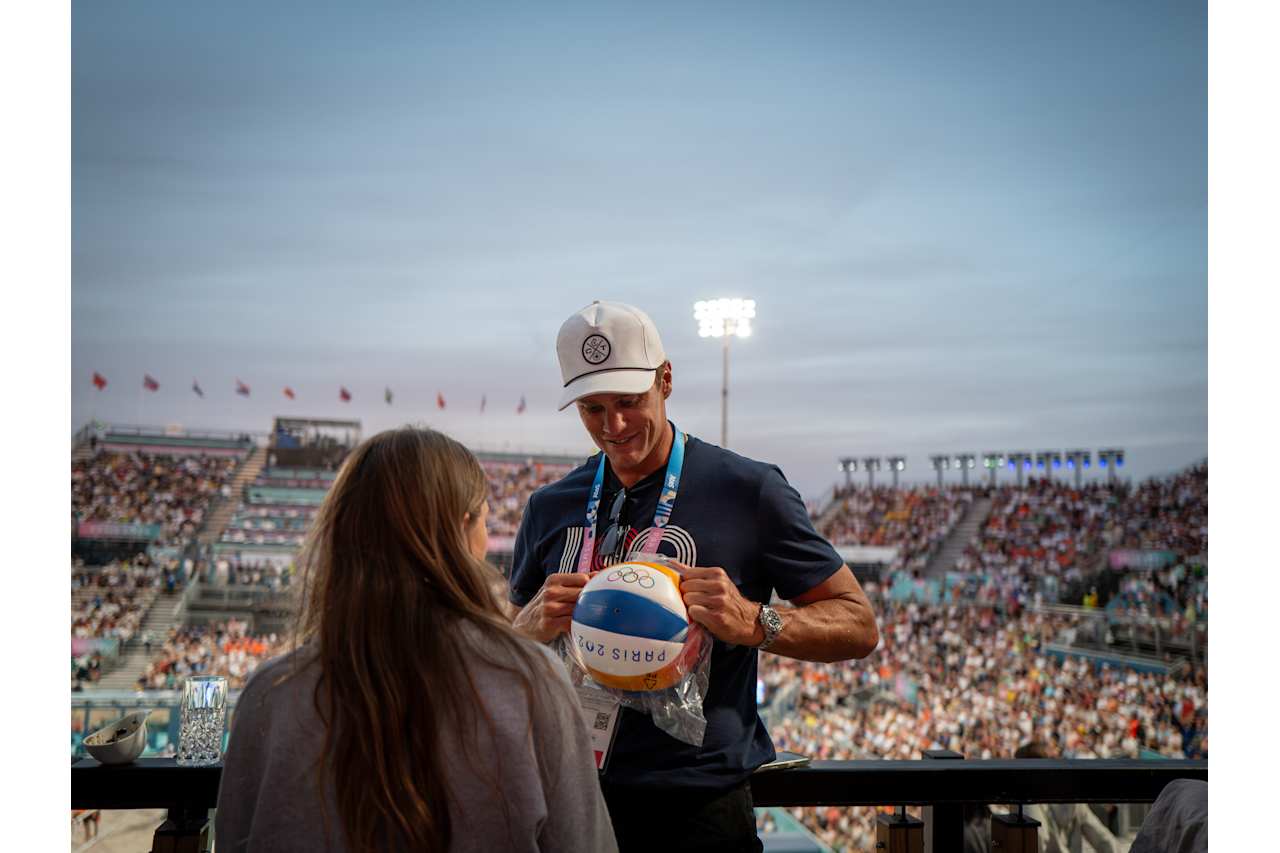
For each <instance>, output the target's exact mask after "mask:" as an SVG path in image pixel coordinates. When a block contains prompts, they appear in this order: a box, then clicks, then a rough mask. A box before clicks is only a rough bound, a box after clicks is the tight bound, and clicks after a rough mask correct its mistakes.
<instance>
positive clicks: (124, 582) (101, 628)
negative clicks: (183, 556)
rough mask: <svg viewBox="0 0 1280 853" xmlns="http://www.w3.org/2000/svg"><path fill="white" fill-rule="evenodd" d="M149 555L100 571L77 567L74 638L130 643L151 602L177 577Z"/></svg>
mask: <svg viewBox="0 0 1280 853" xmlns="http://www.w3.org/2000/svg"><path fill="white" fill-rule="evenodd" d="M173 571H174V569H173V567H172V566H168V565H166V566H159V565H156V564H154V563H153V562H152V561H151V560H150V558H148V557H147V556H146V555H145V554H139V555H137V556H136V557H133V558H132V559H131V560H129V561H127V562H113V563H110V564H108V565H106V566H102V567H100V568H93V569H91V568H88V567H85V566H84V565H82V564H74V565H73V566H72V571H71V636H72V637H79V638H95V639H98V638H102V639H110V638H116V639H119V640H120V642H121V643H125V642H128V641H129V639H130V638H131V637H132V636H133V635H134V634H135V633H137V631H138V626H139V625H140V624H142V619H143V617H144V616H145V615H146V612H147V608H148V607H150V606H151V602H152V601H153V600H154V599H155V597H156V595H157V594H159V592H160V590H161V589H162V588H164V584H165V581H166V579H167V578H169V577H171V576H172V574H173Z"/></svg>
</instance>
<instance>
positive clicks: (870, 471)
mask: <svg viewBox="0 0 1280 853" xmlns="http://www.w3.org/2000/svg"><path fill="white" fill-rule="evenodd" d="M862 470H864V471H866V472H867V487H868V488H872V489H874V488H875V485H876V472H877V471H879V470H880V457H879V456H864V457H862Z"/></svg>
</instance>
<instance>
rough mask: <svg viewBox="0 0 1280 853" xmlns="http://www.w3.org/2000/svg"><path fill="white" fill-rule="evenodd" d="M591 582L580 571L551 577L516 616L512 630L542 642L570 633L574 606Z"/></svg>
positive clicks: (512, 623)
mask: <svg viewBox="0 0 1280 853" xmlns="http://www.w3.org/2000/svg"><path fill="white" fill-rule="evenodd" d="M588 580H589V578H588V576H587V575H585V574H582V573H577V572H575V573H572V574H569V573H565V572H557V573H556V574H554V575H548V576H547V579H546V580H545V581H543V583H542V589H540V590H538V594H537V595H535V596H534V597H533V600H532V601H530V602H529V603H528V604H526V605H525V606H524V609H523V610H521V611H520V612H519V613H518V614H516V618H515V619H514V620H512V622H511V627H513V628H515V629H516V630H517V631H519V632H520V633H522V634H524V635H525V636H526V637H530V638H532V639H534V640H537V641H538V642H540V643H547V642H550V641H551V640H552V639H553V638H554V637H556V636H557V635H558V634H564V633H567V632H568V630H569V623H570V622H571V621H572V620H573V608H574V605H576V604H577V603H578V596H580V595H582V588H583V587H584V586H586V585H587V581H588Z"/></svg>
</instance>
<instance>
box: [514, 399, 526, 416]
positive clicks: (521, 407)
mask: <svg viewBox="0 0 1280 853" xmlns="http://www.w3.org/2000/svg"><path fill="white" fill-rule="evenodd" d="M524 410H525V405H524V395H523V394H521V395H520V405H518V406H516V414H517V415H523V414H524Z"/></svg>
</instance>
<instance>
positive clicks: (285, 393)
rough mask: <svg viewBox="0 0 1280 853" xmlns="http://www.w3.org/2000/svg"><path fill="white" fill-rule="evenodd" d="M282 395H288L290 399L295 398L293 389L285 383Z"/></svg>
mask: <svg viewBox="0 0 1280 853" xmlns="http://www.w3.org/2000/svg"><path fill="white" fill-rule="evenodd" d="M284 395H285V396H286V397H288V398H289V399H290V400H294V399H297V398H296V397H294V394H293V389H292V388H290V387H289V386H287V385H286V386H285V389H284Z"/></svg>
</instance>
